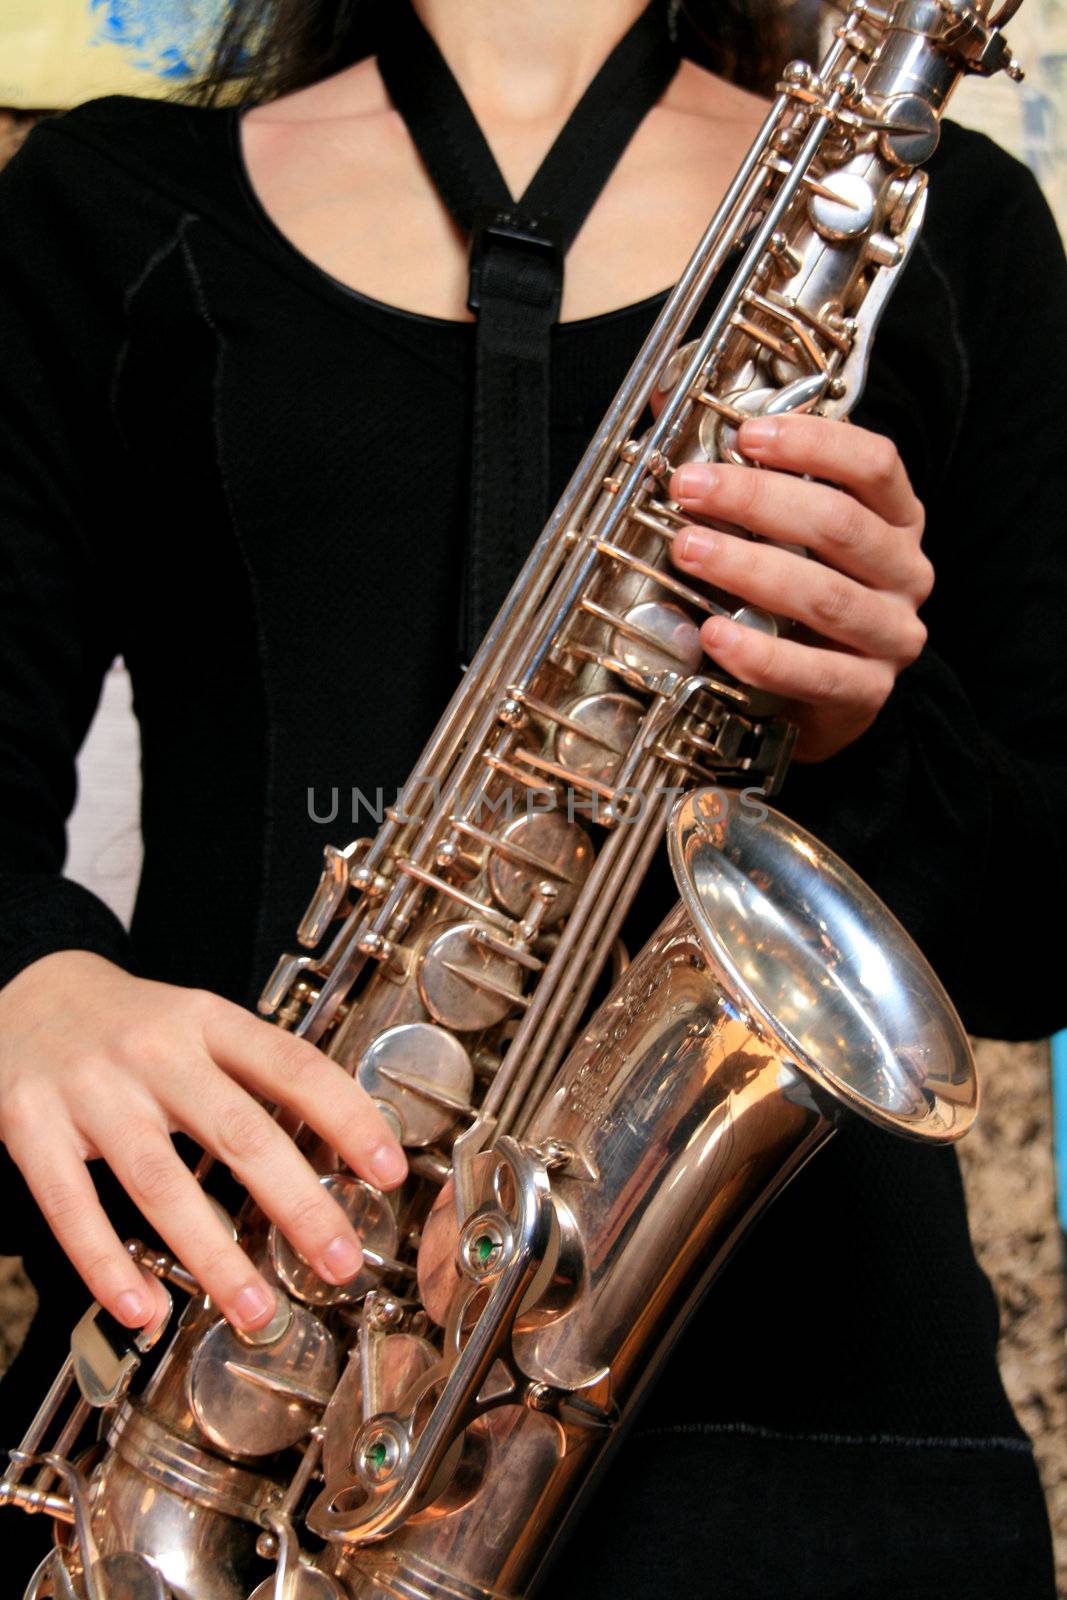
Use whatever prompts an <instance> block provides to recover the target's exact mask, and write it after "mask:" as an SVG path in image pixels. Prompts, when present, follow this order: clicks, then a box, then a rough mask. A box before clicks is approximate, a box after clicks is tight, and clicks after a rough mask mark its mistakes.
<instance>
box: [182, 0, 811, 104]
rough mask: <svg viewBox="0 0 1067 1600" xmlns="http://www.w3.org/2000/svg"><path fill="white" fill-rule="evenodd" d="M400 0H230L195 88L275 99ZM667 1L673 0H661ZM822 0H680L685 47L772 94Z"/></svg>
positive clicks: (331, 60)
mask: <svg viewBox="0 0 1067 1600" xmlns="http://www.w3.org/2000/svg"><path fill="white" fill-rule="evenodd" d="M394 3H395V0H377V4H372V3H371V0H231V4H230V6H229V8H228V12H227V17H226V21H225V23H224V25H223V28H222V32H221V33H220V35H219V38H218V40H217V43H216V46H215V49H214V51H213V53H212V56H211V58H210V60H209V63H208V66H207V69H206V71H205V72H204V74H203V76H202V77H201V78H200V79H199V80H198V81H197V83H196V84H195V85H194V86H193V87H192V89H191V90H190V91H187V93H188V95H189V97H190V98H192V99H194V100H197V101H199V102H201V103H204V104H208V105H211V104H214V103H215V102H217V101H218V100H220V99H222V98H224V97H226V96H227V95H229V94H231V93H232V92H233V89H234V87H235V86H236V85H238V84H240V86H241V92H242V93H243V94H245V95H247V97H249V98H251V99H256V100H273V99H276V98H277V97H278V96H279V95H282V94H287V93H289V92H290V91H291V90H293V89H302V88H304V87H305V86H306V85H307V84H311V83H317V82H318V81H319V79H321V78H326V77H329V76H330V74H331V73H333V72H339V71H340V70H341V69H342V68H343V67H347V66H351V65H352V63H353V62H354V61H360V60H362V59H363V57H365V56H369V55H373V54H374V53H375V50H376V48H377V44H376V29H377V24H378V20H379V18H380V17H381V16H382V14H383V8H384V7H387V6H389V5H391V4H394ZM663 4H664V5H666V4H667V0H663ZM817 6H818V0H680V4H678V5H677V6H676V7H675V8H674V9H675V12H676V15H675V25H676V26H677V31H678V41H679V44H680V46H681V48H682V51H683V53H684V54H685V55H687V56H689V57H690V58H691V59H692V60H694V61H697V62H698V63H699V64H700V65H701V66H703V67H708V68H709V69H710V70H711V71H712V72H717V73H719V74H720V75H721V76H722V77H724V78H729V79H730V80H731V81H732V82H734V83H738V84H740V85H741V86H742V87H743V88H746V89H754V90H756V91H758V92H762V93H765V94H769V93H771V92H772V91H773V87H774V83H775V80H776V78H777V76H778V74H779V73H780V71H781V69H782V67H783V66H784V65H785V63H786V61H788V60H789V59H790V58H791V57H793V56H795V55H803V56H807V57H809V58H810V57H811V56H812V54H813V52H814V47H815V41H816V36H817V32H818V21H817Z"/></svg>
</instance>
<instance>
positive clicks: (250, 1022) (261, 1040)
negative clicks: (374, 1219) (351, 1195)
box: [204, 1001, 407, 1189]
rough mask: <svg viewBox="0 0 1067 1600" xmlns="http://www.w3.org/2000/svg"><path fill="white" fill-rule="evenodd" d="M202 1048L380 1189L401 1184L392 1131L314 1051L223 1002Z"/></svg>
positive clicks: (402, 1164) (403, 1162) (402, 1170)
mask: <svg viewBox="0 0 1067 1600" xmlns="http://www.w3.org/2000/svg"><path fill="white" fill-rule="evenodd" d="M204 1043H205V1045H206V1046H207V1049H208V1053H209V1054H210V1055H211V1056H212V1058H213V1059H214V1060H215V1061H217V1062H218V1063H219V1065H220V1066H221V1067H224V1068H225V1069H226V1071H227V1072H229V1073H231V1074H232V1076H233V1077H235V1078H237V1079H238V1080H239V1081H240V1082H241V1083H244V1084H245V1085H246V1086H247V1087H249V1088H251V1089H254V1090H255V1092H256V1093H257V1094H261V1095H262V1096H263V1097H264V1099H266V1100H269V1101H271V1102H272V1103H274V1104H281V1105H285V1106H289V1107H291V1108H292V1109H293V1110H294V1111H296V1112H297V1113H298V1114H299V1116H300V1117H301V1118H302V1120H303V1121H304V1122H306V1123H308V1124H309V1125H310V1126H311V1127H312V1128H314V1129H315V1131H316V1132H317V1133H320V1134H321V1135H322V1137H323V1138H324V1139H325V1140H326V1142H327V1143H328V1145H329V1146H330V1148H331V1150H336V1151H337V1153H338V1154H339V1155H340V1156H342V1157H343V1159H344V1160H345V1161H346V1162H347V1163H348V1165H349V1166H350V1167H351V1168H352V1170H353V1171H354V1172H358V1173H359V1175H360V1176H361V1177H363V1178H366V1179H367V1180H368V1182H370V1183H373V1184H374V1185H375V1187H376V1188H379V1189H393V1188H395V1187H396V1185H397V1184H398V1183H402V1182H403V1180H404V1178H405V1177H406V1175H407V1159H406V1157H405V1155H404V1151H403V1148H402V1146H401V1145H400V1143H399V1141H398V1140H397V1137H396V1135H395V1133H394V1132H393V1130H392V1128H391V1127H390V1126H389V1124H388V1122H387V1121H386V1120H385V1118H384V1117H383V1116H382V1114H381V1112H380V1111H379V1110H378V1108H377V1106H376V1105H375V1104H374V1101H373V1100H372V1099H371V1098H370V1096H369V1095H368V1094H367V1092H366V1090H365V1089H363V1088H362V1087H361V1086H360V1085H359V1084H358V1083H356V1081H355V1079H354V1078H352V1077H351V1076H350V1075H349V1073H347V1072H346V1071H345V1069H344V1068H343V1067H341V1066H339V1065H338V1064H337V1062H336V1061H331V1060H330V1058H329V1056H326V1055H323V1053H322V1051H321V1050H317V1049H316V1048H315V1046H314V1045H312V1044H308V1043H307V1041H306V1040H304V1039H296V1038H294V1037H293V1035H292V1034H291V1033H286V1032H285V1030H284V1029H283V1028H277V1027H275V1026H274V1025H273V1024H272V1023H269V1022H261V1021H260V1020H259V1018H258V1017H253V1016H252V1015H251V1013H250V1012H247V1011H244V1010H242V1009H241V1007H240V1006H233V1005H229V1004H228V1003H227V1002H225V1001H223V1002H221V1008H220V1009H219V1010H218V1011H217V1012H216V1013H215V1015H214V1016H213V1017H212V1018H211V1019H210V1020H209V1021H208V1024H207V1026H206V1027H205V1030H204Z"/></svg>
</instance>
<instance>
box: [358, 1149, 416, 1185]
mask: <svg viewBox="0 0 1067 1600" xmlns="http://www.w3.org/2000/svg"><path fill="white" fill-rule="evenodd" d="M367 1165H368V1166H369V1167H370V1170H371V1176H372V1177H373V1179H374V1181H375V1182H376V1183H379V1184H381V1185H382V1187H383V1188H388V1187H389V1186H390V1184H395V1183H399V1182H400V1181H401V1179H402V1178H406V1177H407V1171H408V1164H407V1158H406V1157H405V1155H404V1152H403V1150H401V1148H400V1146H399V1145H398V1144H380V1145H379V1146H378V1148H377V1150H374V1151H372V1152H371V1156H370V1160H369V1161H368V1163H367Z"/></svg>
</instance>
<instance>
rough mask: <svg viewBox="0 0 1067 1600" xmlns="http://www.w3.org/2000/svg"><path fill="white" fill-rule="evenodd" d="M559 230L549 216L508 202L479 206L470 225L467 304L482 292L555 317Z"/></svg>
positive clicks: (477, 304) (473, 306)
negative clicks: (518, 302) (540, 308)
mask: <svg viewBox="0 0 1067 1600" xmlns="http://www.w3.org/2000/svg"><path fill="white" fill-rule="evenodd" d="M563 254H564V239H563V228H562V227H561V225H560V224H559V223H558V222H556V221H555V220H554V219H553V218H552V217H543V216H535V215H534V214H533V213H532V212H525V211H519V210H517V209H516V208H515V207H514V206H511V207H495V206H479V207H478V209H477V210H476V211H475V213H474V220H473V226H472V229H471V250H470V286H469V289H468V293H467V306H468V309H469V310H471V311H478V310H480V309H481V305H482V301H483V298H485V297H486V296H496V297H502V298H505V299H508V300H518V301H521V302H523V303H524V304H527V305H535V306H540V307H542V308H544V309H545V310H546V311H550V313H551V320H552V321H553V322H555V321H556V319H557V317H558V316H559V308H560V301H561V299H562V297H563Z"/></svg>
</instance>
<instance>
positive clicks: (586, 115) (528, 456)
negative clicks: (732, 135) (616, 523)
mask: <svg viewBox="0 0 1067 1600" xmlns="http://www.w3.org/2000/svg"><path fill="white" fill-rule="evenodd" d="M677 65H678V52H677V48H676V46H675V45H674V44H673V43H672V42H671V39H670V37H669V34H668V29H667V15H666V7H665V6H664V5H663V3H662V0H652V3H651V4H650V5H649V6H648V7H647V8H646V10H645V11H644V12H643V13H642V15H641V16H640V17H639V18H638V19H637V21H636V22H635V23H634V25H633V27H632V28H631V29H630V31H629V32H628V33H627V34H626V35H625V36H624V37H623V38H622V39H621V40H620V42H619V43H618V44H617V45H616V47H615V49H614V50H613V51H612V52H611V55H610V56H609V57H608V59H607V60H606V61H605V62H604V65H603V66H602V67H601V68H600V71H599V72H598V73H597V75H596V77H595V78H594V79H593V81H592V83H591V84H590V85H589V87H588V89H587V90H586V91H585V93H584V95H583V96H582V98H581V100H580V101H579V102H578V104H577V106H576V107H575V109H574V111H573V112H572V114H571V116H570V118H569V119H568V121H567V124H566V126H565V127H564V129H563V131H562V132H561V133H560V135H559V138H558V139H557V140H556V142H555V144H554V145H553V146H552V148H551V150H550V151H549V152H548V154H547V156H546V157H545V159H544V161H543V162H542V163H541V165H540V167H539V168H538V170H537V172H536V173H535V174H534V177H533V178H532V179H531V181H530V184H529V186H528V188H527V189H526V192H525V193H524V194H523V196H522V197H521V199H519V200H518V201H514V200H513V199H512V197H511V195H510V194H509V192H508V187H507V184H506V183H505V182H504V178H503V176H502V174H501V171H500V168H499V167H498V166H497V163H496V160H495V158H494V156H493V153H492V151H491V150H490V148H489V145H488V144H487V142H486V139H485V135H484V134H483V133H482V130H481V128H480V127H479V126H478V123H477V121H476V120H475V117H474V114H473V112H472V111H471V108H470V106H469V105H468V104H467V101H466V99H465V98H464V95H463V91H462V89H461V88H460V86H459V84H458V83H457V82H456V79H455V78H454V77H453V75H452V72H451V70H450V68H449V66H448V64H447V62H446V61H445V59H444V57H443V56H442V54H441V52H440V50H438V48H437V45H436V44H435V43H434V41H433V39H432V38H431V36H430V34H429V33H428V32H427V31H426V29H425V28H424V27H423V25H422V23H421V22H420V21H419V19H418V17H417V16H416V15H415V12H414V10H413V8H412V6H411V4H410V0H390V7H389V23H388V31H387V33H386V35H385V37H384V38H383V40H382V45H381V48H380V50H379V53H378V68H379V71H380V73H381V76H382V80H383V82H384V84H385V87H386V90H387V92H388V94H389V98H390V99H391V100H392V102H393V105H394V106H395V107H396V109H397V111H398V112H399V113H400V115H401V116H402V117H403V119H404V121H405V123H406V124H407V128H408V131H409V133H410V134H411V138H412V140H413V142H414V144H415V147H416V149H417V150H418V152H419V155H420V157H421V158H422V161H423V164H424V166H425V167H426V170H427V172H428V173H429V175H430V177H431V178H432V180H433V182H434V185H435V187H436V188H437V190H438V191H439V193H440V195H441V198H442V199H443V201H444V203H445V205H446V206H447V207H448V209H449V211H450V212H451V214H452V216H453V217H454V218H455V221H456V222H457V224H458V225H459V227H460V228H461V229H462V230H463V232H464V233H465V234H467V235H468V237H469V238H470V241H471V256H470V266H471V272H470V290H469V296H468V305H469V306H470V309H471V310H472V311H473V312H475V314H476V317H477V330H476V371H475V388H474V418H473V429H472V439H471V469H470V530H469V540H468V547H467V558H466V564H465V567H466V570H465V574H464V593H463V615H462V618H461V632H460V650H461V654H462V659H463V660H464V661H469V660H470V659H471V656H472V655H473V653H474V651H475V650H476V649H477V647H478V645H479V644H480V643H481V641H482V638H483V636H484V635H485V633H486V631H487V630H488V627H489V624H490V623H491V622H492V620H493V617H494V616H495V614H496V612H497V610H498V608H499V606H500V604H501V602H502V601H503V598H504V596H505V595H506V593H507V591H508V588H509V587H510V585H511V582H512V579H513V578H514V575H515V573H516V571H517V570H518V568H519V566H520V565H521V562H522V560H523V557H524V556H525V554H526V552H527V551H528V549H529V548H530V545H531V543H532V541H533V539H534V538H535V537H536V535H537V534H538V532H539V531H540V529H541V526H542V524H543V522H544V520H545V517H546V516H547V514H548V509H549V507H548V468H549V462H548V442H549V440H548V418H549V405H548V403H549V350H550V333H551V329H552V326H553V324H554V323H555V322H556V321H557V320H558V317H559V307H560V300H561V296H562V292H563V257H564V254H565V252H566V250H567V249H568V247H569V246H570V244H571V243H572V241H573V240H574V238H575V236H576V235H577V233H578V230H579V229H580V228H581V226H582V223H583V222H584V221H585V219H586V216H587V215H588V213H589V212H590V210H591V209H592V207H593V204H594V202H595V201H596V198H597V196H598V195H599V193H600V191H601V189H602V188H603V187H604V184H605V183H606V182H607V180H608V178H609V176H610V174H611V172H612V170H613V169H614V167H615V164H616V163H617V161H618V159H619V157H620V156H621V155H622V152H623V151H624V150H625V148H626V146H627V145H628V144H629V142H630V140H631V138H632V137H633V135H634V133H635V132H636V131H637V128H638V126H639V125H640V123H641V122H642V121H643V120H644V118H645V116H646V115H647V114H648V112H649V111H650V110H651V108H652V107H653V106H654V105H655V103H656V101H657V100H658V99H659V98H660V96H661V95H662V93H663V91H664V89H665V88H666V87H667V85H668V83H669V82H670V81H671V78H672V77H673V76H674V72H675V69H676V68H677Z"/></svg>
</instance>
